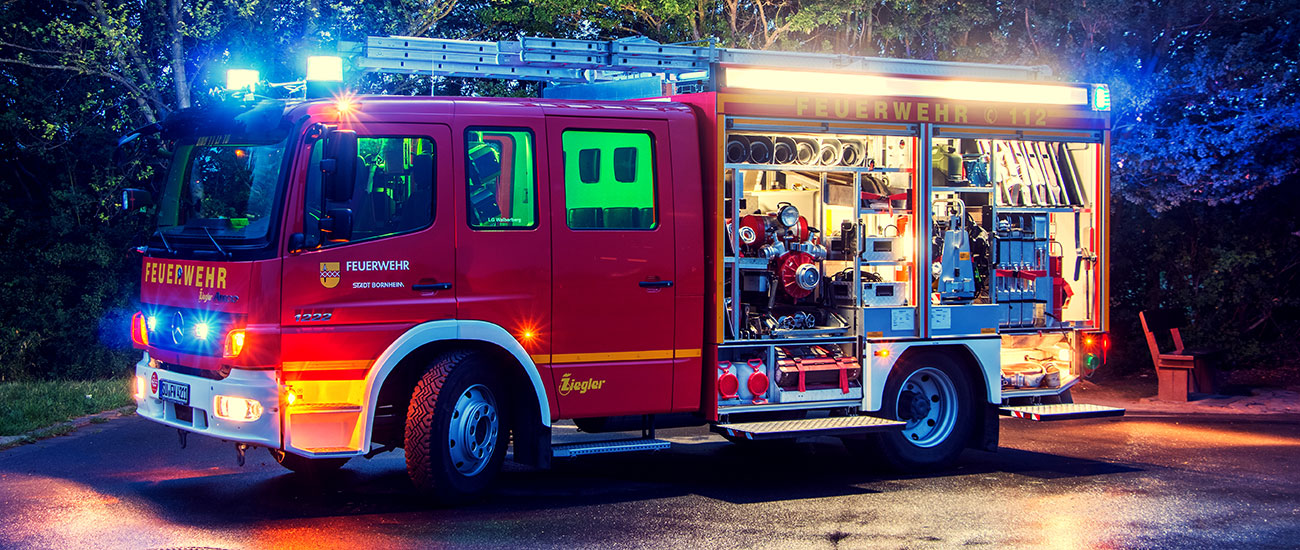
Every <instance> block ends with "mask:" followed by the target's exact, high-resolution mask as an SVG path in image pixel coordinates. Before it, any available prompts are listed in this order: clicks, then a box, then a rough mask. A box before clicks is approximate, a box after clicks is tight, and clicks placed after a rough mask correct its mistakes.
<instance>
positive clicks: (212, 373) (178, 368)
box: [155, 361, 230, 380]
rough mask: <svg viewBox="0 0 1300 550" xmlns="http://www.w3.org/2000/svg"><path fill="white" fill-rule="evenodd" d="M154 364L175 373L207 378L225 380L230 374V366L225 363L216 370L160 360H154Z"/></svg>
mask: <svg viewBox="0 0 1300 550" xmlns="http://www.w3.org/2000/svg"><path fill="white" fill-rule="evenodd" d="M155 365H156V367H155V368H159V369H162V370H165V371H168V372H174V373H176V374H185V375H189V376H198V377H200V378H207V379H208V380H225V379H226V377H227V376H230V367H229V366H226V365H222V366H221V368H220V369H216V370H210V369H200V368H195V367H187V366H185V365H177V364H176V363H164V362H162V361H158V362H156V363H155Z"/></svg>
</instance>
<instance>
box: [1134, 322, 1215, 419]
mask: <svg viewBox="0 0 1300 550" xmlns="http://www.w3.org/2000/svg"><path fill="white" fill-rule="evenodd" d="M1138 318H1139V319H1141V320H1142V331H1143V332H1145V333H1146V336H1147V347H1148V348H1150V349H1151V362H1152V363H1155V366H1156V377H1157V379H1158V380H1159V390H1158V394H1157V397H1158V398H1159V399H1160V400H1161V401H1187V394H1188V392H1200V393H1214V371H1213V367H1212V366H1211V364H1210V360H1211V358H1212V357H1213V356H1214V355H1217V354H1218V353H1219V350H1215V349H1196V350H1193V349H1187V348H1186V347H1185V346H1184V345H1183V337H1182V335H1181V334H1179V332H1178V330H1179V329H1181V328H1186V327H1187V317H1186V316H1185V315H1183V313H1182V312H1180V311H1175V310H1168V309H1157V310H1152V311H1143V312H1140V313H1138ZM1165 332H1168V333H1169V336H1170V339H1171V340H1172V341H1173V349H1171V350H1169V351H1161V350H1160V344H1159V339H1158V338H1157V336H1158V335H1163V334H1164V333H1165Z"/></svg>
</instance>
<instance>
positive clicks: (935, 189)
mask: <svg viewBox="0 0 1300 550" xmlns="http://www.w3.org/2000/svg"><path fill="white" fill-rule="evenodd" d="M930 192H932V193H992V192H993V188H992V187H975V186H973V185H967V186H962V187H931V188H930Z"/></svg>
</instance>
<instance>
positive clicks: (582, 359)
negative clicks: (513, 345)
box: [530, 348, 703, 365]
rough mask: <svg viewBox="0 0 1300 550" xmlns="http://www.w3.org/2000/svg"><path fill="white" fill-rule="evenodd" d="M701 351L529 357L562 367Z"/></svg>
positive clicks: (683, 356) (685, 355) (676, 355)
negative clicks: (572, 364) (573, 364)
mask: <svg viewBox="0 0 1300 550" xmlns="http://www.w3.org/2000/svg"><path fill="white" fill-rule="evenodd" d="M702 352H703V350H701V349H699V348H694V349H678V350H671V349H655V350H646V351H613V352H604V353H556V354H551V355H546V354H537V355H531V356H530V357H532V359H533V362H534V363H537V364H551V365H562V364H566V363H604V362H618V361H647V360H655V359H672V358H674V357H676V358H688V357H700V356H701V355H702Z"/></svg>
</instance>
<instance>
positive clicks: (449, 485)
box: [404, 350, 510, 501]
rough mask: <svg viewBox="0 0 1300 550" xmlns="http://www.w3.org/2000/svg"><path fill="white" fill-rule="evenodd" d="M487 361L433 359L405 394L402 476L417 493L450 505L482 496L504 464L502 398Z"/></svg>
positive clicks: (459, 354) (456, 356) (479, 357)
mask: <svg viewBox="0 0 1300 550" xmlns="http://www.w3.org/2000/svg"><path fill="white" fill-rule="evenodd" d="M495 374H496V373H495V369H494V368H493V365H492V364H491V363H490V362H489V360H488V359H487V356H485V355H483V354H480V353H475V352H471V351H465V350H462V351H455V352H451V353H447V354H444V355H442V356H440V357H438V358H437V359H435V360H434V361H433V362H432V363H431V364H430V365H429V367H428V368H427V369H426V370H425V372H424V375H423V376H421V377H420V380H419V382H417V383H416V385H415V390H414V391H413V392H412V394H411V406H410V407H409V409H408V410H407V414H406V431H405V434H404V444H405V448H406V473H407V475H408V476H410V478H411V483H413V484H414V485H415V487H416V488H417V489H419V490H421V491H423V492H428V493H433V494H435V495H437V496H438V497H439V498H441V499H445V500H447V501H450V500H451V499H454V498H457V497H467V496H470V495H474V494H477V493H480V492H482V491H483V490H484V489H486V488H487V487H488V486H489V485H491V484H492V482H493V481H494V480H495V479H496V476H497V474H498V473H499V472H500V471H501V464H502V463H503V462H505V456H506V447H507V445H508V444H509V434H510V431H509V429H508V426H507V425H506V422H505V420H506V419H507V418H509V415H508V411H507V410H506V408H505V407H506V401H505V398H506V397H507V394H506V392H505V391H504V386H503V385H502V384H501V382H500V381H499V380H498V378H497V376H496V375H495Z"/></svg>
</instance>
